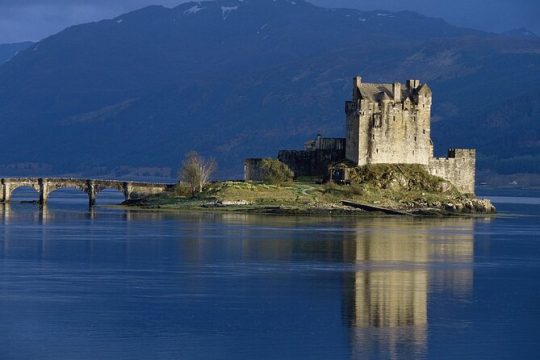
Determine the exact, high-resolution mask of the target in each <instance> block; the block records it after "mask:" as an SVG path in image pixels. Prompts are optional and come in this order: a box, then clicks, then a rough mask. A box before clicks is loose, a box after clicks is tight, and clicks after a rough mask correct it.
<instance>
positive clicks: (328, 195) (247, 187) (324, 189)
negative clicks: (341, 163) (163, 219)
mask: <svg viewBox="0 0 540 360" xmlns="http://www.w3.org/2000/svg"><path fill="white" fill-rule="evenodd" d="M351 177H352V179H353V183H352V184H349V185H337V184H317V183H316V182H315V179H312V178H303V179H301V181H295V182H292V183H287V184H282V185H270V184H263V183H254V182H237V181H236V182H235V181H223V182H216V183H213V184H209V185H207V186H206V187H205V188H204V191H203V192H202V193H200V194H198V195H197V196H195V197H191V196H178V195H175V194H161V195H158V196H152V197H149V198H146V199H144V200H143V201H140V202H136V203H135V205H140V206H144V207H150V208H155V207H159V208H170V209H197V208H205V207H207V206H211V205H209V204H215V203H220V202H224V201H233V202H237V201H245V202H248V203H249V205H242V206H236V205H234V206H230V207H227V209H230V210H238V209H242V208H243V209H250V210H256V209H263V208H272V207H279V208H286V209H290V210H310V209H335V208H340V207H341V201H342V200H349V201H355V202H361V203H366V204H373V205H378V206H384V207H389V208H394V209H410V208H418V207H436V208H440V207H444V205H445V204H447V203H455V202H459V201H464V200H466V199H470V198H471V197H470V196H467V195H462V194H459V193H458V192H457V191H456V190H455V188H454V187H453V186H448V183H446V182H445V181H444V180H442V179H440V178H437V177H434V176H431V175H429V174H428V173H427V171H426V170H425V169H424V168H422V167H421V166H415V165H371V166H367V167H363V168H359V169H354V173H353V174H352V176H351ZM445 184H446V185H445ZM443 188H444V189H445V191H444V192H443V191H441V189H443Z"/></svg>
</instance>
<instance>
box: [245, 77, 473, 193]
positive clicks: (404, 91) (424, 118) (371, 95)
mask: <svg viewBox="0 0 540 360" xmlns="http://www.w3.org/2000/svg"><path fill="white" fill-rule="evenodd" d="M431 105H432V91H431V89H430V87H429V86H428V85H427V84H421V83H420V81H419V80H408V81H407V82H406V83H405V84H401V83H398V82H396V83H393V84H372V83H364V82H362V78H361V77H360V76H357V77H355V78H354V79H353V89H352V100H350V101H347V102H345V113H346V138H322V137H320V136H317V139H316V140H312V141H308V142H307V143H306V144H305V146H304V150H282V151H280V152H279V154H278V159H279V160H280V161H282V162H284V163H285V164H287V165H288V166H289V167H290V168H291V170H293V172H294V173H295V176H297V177H298V176H326V175H327V174H328V171H329V170H328V169H329V167H330V166H331V165H332V164H335V163H337V162H340V161H343V160H345V159H346V160H348V161H350V162H352V163H353V164H355V165H357V166H362V165H366V164H420V165H423V166H425V167H426V169H427V170H428V172H429V173H430V174H432V175H435V176H439V177H441V178H443V179H445V180H447V181H449V182H451V183H452V184H454V185H455V186H456V188H457V189H458V190H459V191H461V192H463V193H474V185H475V163H476V151H475V150H474V149H450V150H449V151H448V156H447V157H445V158H435V157H434V156H433V142H432V141H431ZM259 163H260V159H247V160H246V161H245V162H244V177H245V179H246V180H259V179H260V175H261V174H260V171H259V170H258V164H259Z"/></svg>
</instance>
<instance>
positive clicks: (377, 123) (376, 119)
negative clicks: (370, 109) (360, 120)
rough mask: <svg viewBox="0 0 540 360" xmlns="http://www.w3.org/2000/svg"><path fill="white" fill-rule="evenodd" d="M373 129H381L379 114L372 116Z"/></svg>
mask: <svg viewBox="0 0 540 360" xmlns="http://www.w3.org/2000/svg"><path fill="white" fill-rule="evenodd" d="M372 123H373V127H376V128H378V127H381V126H382V117H381V114H373V119H372Z"/></svg>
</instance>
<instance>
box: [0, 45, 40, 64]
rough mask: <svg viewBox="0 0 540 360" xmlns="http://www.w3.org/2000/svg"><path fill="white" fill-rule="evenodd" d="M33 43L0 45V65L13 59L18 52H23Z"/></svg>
mask: <svg viewBox="0 0 540 360" xmlns="http://www.w3.org/2000/svg"><path fill="white" fill-rule="evenodd" d="M33 44H34V43H33V42H31V41H26V42H20V43H14V44H0V64H3V63H5V62H6V61H8V60H10V59H11V58H13V57H14V56H15V55H17V53H18V52H19V51H22V50H25V49H27V48H29V47H30V46H32V45H33Z"/></svg>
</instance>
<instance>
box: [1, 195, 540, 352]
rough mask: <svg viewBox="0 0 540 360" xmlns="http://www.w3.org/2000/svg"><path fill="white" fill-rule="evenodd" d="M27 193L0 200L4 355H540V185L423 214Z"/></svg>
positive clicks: (2, 337) (2, 348) (2, 340)
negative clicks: (46, 199) (167, 206)
mask: <svg viewBox="0 0 540 360" xmlns="http://www.w3.org/2000/svg"><path fill="white" fill-rule="evenodd" d="M23 195H25V194H22V195H21V194H19V195H18V197H17V196H16V197H15V198H14V201H13V203H12V204H11V205H0V334H2V335H1V336H0V359H25V360H26V359H54V360H61V359H66V360H67V359H70V360H71V359H101V360H104V359H115V360H118V359H534V358H538V354H540V326H539V323H540V235H539V234H540V193H538V192H530V191H529V192H522V193H516V192H509V193H504V192H499V193H493V192H487V193H486V194H484V195H487V196H488V197H492V198H493V201H494V203H495V205H496V206H497V208H498V210H499V214H498V215H497V216H496V217H479V218H434V219H429V218H404V217H391V216H382V217H362V218H352V217H337V218H336V217H334V218H332V217H280V216H260V215H244V214H233V213H229V214H225V213H222V214H211V213H195V214H189V213H174V212H151V211H125V210H120V209H114V208H111V207H107V206H104V204H106V203H107V202H109V203H114V202H117V201H119V200H120V199H121V198H120V197H119V196H117V195H114V194H109V195H107V194H105V196H104V197H102V198H98V206H97V207H96V208H94V209H91V210H90V209H89V208H88V207H87V206H86V201H87V199H86V198H85V197H84V196H83V195H81V194H74V193H70V192H67V193H65V194H64V193H62V192H58V194H56V193H55V194H54V196H53V197H51V199H50V203H49V205H48V206H47V207H45V208H40V207H39V206H37V205H36V204H33V203H21V202H20V200H24V199H23ZM29 196H30V197H31V196H34V195H33V194H29ZM115 196H116V197H115ZM99 204H101V205H99Z"/></svg>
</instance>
